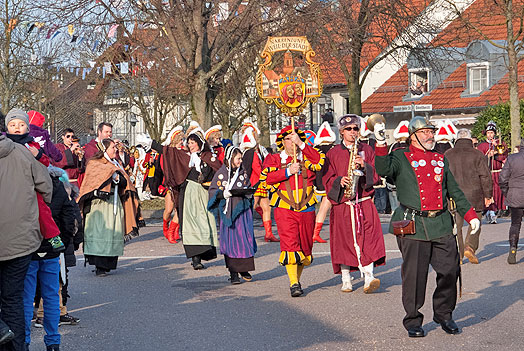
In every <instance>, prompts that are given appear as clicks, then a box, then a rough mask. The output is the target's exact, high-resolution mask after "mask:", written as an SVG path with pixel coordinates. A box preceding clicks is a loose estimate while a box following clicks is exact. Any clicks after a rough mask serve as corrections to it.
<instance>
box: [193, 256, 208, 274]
mask: <svg viewBox="0 0 524 351" xmlns="http://www.w3.org/2000/svg"><path fill="white" fill-rule="evenodd" d="M191 260H192V262H191V265H192V266H193V269H194V270H195V271H197V270H199V269H204V268H205V267H204V265H203V264H202V262H201V259H200V256H198V255H197V256H193V257H191Z"/></svg>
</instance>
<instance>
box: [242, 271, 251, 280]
mask: <svg viewBox="0 0 524 351" xmlns="http://www.w3.org/2000/svg"><path fill="white" fill-rule="evenodd" d="M240 276H241V277H242V279H244V280H245V281H246V282H250V281H252V280H253V277H252V276H251V274H249V272H240Z"/></svg>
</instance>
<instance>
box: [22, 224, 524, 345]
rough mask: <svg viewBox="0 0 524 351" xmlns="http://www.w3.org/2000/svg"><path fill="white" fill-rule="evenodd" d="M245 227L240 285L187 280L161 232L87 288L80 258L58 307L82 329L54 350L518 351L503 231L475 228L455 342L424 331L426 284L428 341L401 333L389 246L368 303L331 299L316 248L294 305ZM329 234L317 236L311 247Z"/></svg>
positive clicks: (432, 328) (39, 337)
mask: <svg viewBox="0 0 524 351" xmlns="http://www.w3.org/2000/svg"><path fill="white" fill-rule="evenodd" d="M384 222H385V221H384ZM255 224H256V225H257V226H256V232H255V235H256V238H257V243H258V252H257V254H256V259H255V265H256V271H255V272H254V274H253V276H254V279H253V281H252V282H245V283H243V284H241V285H235V286H232V285H230V284H229V282H228V280H227V279H228V276H229V275H228V272H227V270H226V268H225V266H224V260H223V258H222V257H219V258H218V259H216V260H213V261H211V262H208V263H206V266H207V269H205V270H203V271H194V270H193V269H192V267H191V266H190V263H189V261H188V260H187V259H186V258H185V255H184V253H183V247H182V245H181V244H176V245H173V244H169V243H168V242H167V240H166V239H165V238H164V237H163V236H162V232H161V230H162V228H161V226H160V223H158V224H155V223H153V225H150V226H148V227H147V228H145V229H143V230H142V231H141V236H140V237H139V238H137V239H135V240H134V241H132V242H131V243H129V244H128V245H127V246H126V249H125V256H124V257H121V259H120V261H119V267H118V269H117V270H116V271H114V272H112V273H111V274H110V275H108V276H106V277H96V276H95V274H94V273H93V272H92V268H91V267H84V265H83V263H84V262H83V260H82V256H81V255H79V256H78V258H79V260H78V266H77V267H74V268H73V269H72V270H71V272H70V281H71V283H70V285H71V286H70V295H71V299H70V301H69V303H68V307H69V311H70V313H71V314H72V315H74V316H76V317H79V318H81V322H80V324H79V325H77V326H61V327H60V332H61V333H62V346H61V347H62V350H82V351H83V350H85V351H88V350H108V351H109V350H111V351H113V350H115V351H116V350H277V349H278V350H355V349H358V350H421V349H423V350H483V349H490V350H522V349H524V333H523V332H522V330H523V329H522V316H523V315H524V274H523V272H524V249H523V250H522V251H521V252H522V253H521V252H519V253H518V255H517V259H518V264H517V265H512V266H510V265H508V264H507V263H506V258H507V252H508V244H507V233H508V229H509V221H508V220H501V221H499V224H496V225H483V227H482V233H481V238H480V240H481V243H480V248H479V250H478V252H477V254H478V257H479V259H480V264H478V265H472V264H470V263H468V262H467V260H466V261H465V263H464V265H463V266H462V268H463V280H464V289H463V296H462V298H461V299H460V300H459V301H458V305H457V308H456V310H455V313H454V318H455V320H456V321H457V323H458V325H459V326H460V327H461V328H462V333H461V334H459V335H447V334H446V333H445V332H444V331H443V330H442V329H441V328H440V326H438V325H437V324H435V323H434V322H433V321H432V307H431V296H432V292H433V289H434V288H435V274H434V272H431V273H430V277H429V281H428V289H427V294H426V304H425V305H424V307H423V309H422V313H424V315H425V321H424V325H423V327H424V329H425V330H426V332H427V336H426V337H425V338H418V339H410V338H408V337H407V332H406V331H405V329H404V328H403V326H402V318H403V316H404V311H403V308H402V304H401V286H400V284H401V280H400V264H401V257H400V253H399V251H398V248H397V245H396V241H395V238H394V237H393V235H391V234H386V235H385V236H384V238H385V242H386V249H387V262H386V265H385V266H382V267H379V268H377V269H376V276H377V277H378V278H379V279H380V280H381V283H382V284H381V287H380V289H379V290H378V291H377V292H376V293H374V294H370V295H366V294H364V293H363V279H361V278H360V276H359V274H357V273H352V276H353V277H354V278H355V279H354V281H353V286H354V288H355V291H354V292H352V293H342V292H340V283H341V282H340V277H339V276H335V275H334V274H333V271H332V267H331V262H330V255H329V243H327V244H315V247H314V262H313V264H312V265H311V266H310V267H306V268H305V270H304V273H303V277H302V286H303V288H304V289H305V295H304V296H303V297H300V298H291V297H290V295H289V284H288V280H287V276H286V274H285V269H284V268H283V267H281V266H279V265H278V255H279V245H278V243H265V242H263V228H262V227H261V226H260V224H261V223H260V222H256V223H255ZM383 229H384V230H386V226H385V224H383ZM274 230H275V229H274ZM275 231H276V230H275ZM328 231H329V228H328V225H324V229H323V232H322V234H321V235H322V236H323V237H324V238H326V237H328ZM521 242H522V240H521ZM521 247H522V248H524V245H522V244H521ZM43 334H44V333H43V330H42V329H35V328H33V341H32V343H31V350H43V349H45V346H44V343H43Z"/></svg>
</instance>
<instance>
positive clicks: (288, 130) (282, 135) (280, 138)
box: [276, 126, 306, 150]
mask: <svg viewBox="0 0 524 351" xmlns="http://www.w3.org/2000/svg"><path fill="white" fill-rule="evenodd" d="M292 132H293V131H292V129H291V126H287V127H284V128H282V130H281V131H280V133H278V134H277V140H276V143H277V148H278V150H282V149H284V138H285V137H286V136H288V135H289V134H291V133H292ZM295 133H297V134H298V136H299V137H300V140H302V141H303V142H306V134H305V133H304V131H302V130H300V129H298V128H297V127H295Z"/></svg>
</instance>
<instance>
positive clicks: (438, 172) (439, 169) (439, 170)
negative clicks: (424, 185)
mask: <svg viewBox="0 0 524 351" xmlns="http://www.w3.org/2000/svg"><path fill="white" fill-rule="evenodd" d="M434 171H435V173H436V174H440V173H442V168H440V167H435V169H434Z"/></svg>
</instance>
